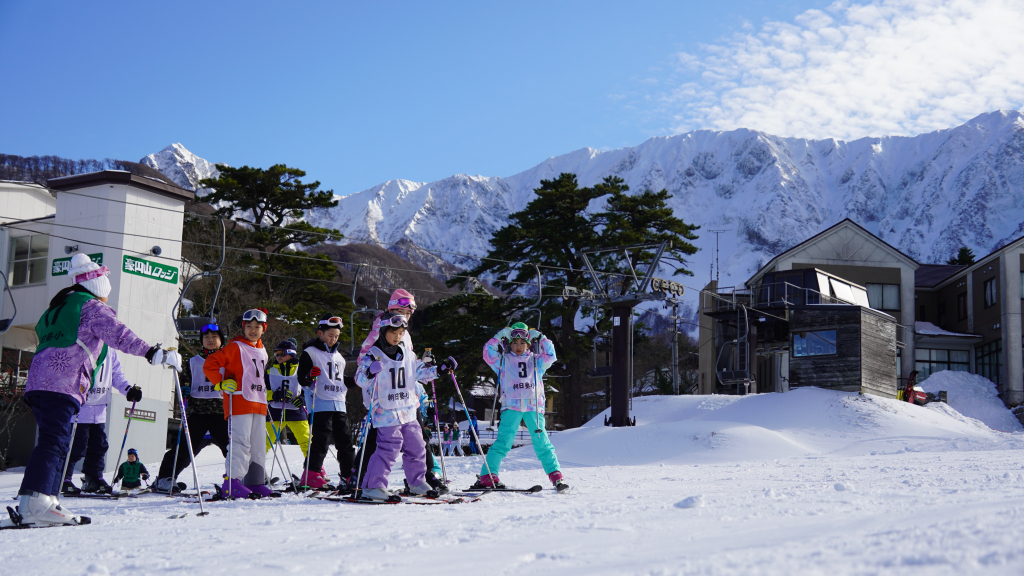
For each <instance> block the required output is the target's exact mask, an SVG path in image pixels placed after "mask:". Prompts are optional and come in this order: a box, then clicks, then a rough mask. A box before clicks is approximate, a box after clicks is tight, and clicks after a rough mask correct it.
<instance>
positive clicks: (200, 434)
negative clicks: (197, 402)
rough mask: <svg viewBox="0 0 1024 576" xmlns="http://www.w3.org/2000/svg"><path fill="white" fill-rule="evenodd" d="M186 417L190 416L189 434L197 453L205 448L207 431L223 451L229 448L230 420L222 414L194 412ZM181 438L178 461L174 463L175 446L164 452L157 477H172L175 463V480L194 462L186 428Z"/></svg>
mask: <svg viewBox="0 0 1024 576" xmlns="http://www.w3.org/2000/svg"><path fill="white" fill-rule="evenodd" d="M186 418H188V435H189V438H191V439H192V449H193V450H195V451H196V454H198V453H199V451H200V450H202V449H203V448H202V447H203V445H204V443H203V438H204V437H205V436H206V433H207V432H209V433H210V437H211V438H213V443H214V444H216V445H217V447H219V448H220V449H221V452H224V451H226V450H227V449H228V421H227V420H225V419H224V416H223V415H222V414H192V415H191V416H189V415H187V414H186ZM180 438H181V441H180V442H179V443H178V463H177V464H174V448H171V449H170V450H168V451H167V452H166V453H164V458H163V460H161V461H160V472H159V473H158V474H157V478H170V477H171V466H172V465H173V466H174V476H175V478H171V480H172V481H173V480H175V479H176V478H177V476H178V474H180V473H181V471H182V470H184V469H185V468H188V465H189V464H191V463H192V461H191V460H190V459H189V457H188V444H186V443H185V434H184V430H182V434H181V435H180Z"/></svg>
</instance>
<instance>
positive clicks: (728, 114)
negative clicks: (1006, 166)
mask: <svg viewBox="0 0 1024 576" xmlns="http://www.w3.org/2000/svg"><path fill="white" fill-rule="evenodd" d="M675 60H676V63H677V69H676V73H675V75H674V77H673V79H672V82H670V83H669V85H671V86H672V87H673V88H672V89H671V90H669V91H667V92H662V93H660V94H658V95H657V97H656V99H655V101H656V102H658V108H659V110H660V112H661V113H662V114H668V115H669V116H670V118H671V120H670V122H669V123H670V129H671V131H672V132H686V131H689V130H694V129H700V128H713V129H719V130H730V129H734V128H741V127H742V128H753V129H756V130H763V131H765V132H768V133H771V134H776V135H780V136H800V137H808V138H841V139H854V138H860V137H863V136H880V135H887V134H908V135H909V134H919V133H924V132H930V131H933V130H937V129H941V128H947V127H950V126H954V125H957V124H960V123H962V122H964V121H965V120H968V119H970V118H972V117H974V116H976V115H978V114H980V113H983V112H988V111H992V110H996V109H1019V108H1021V107H1022V105H1024V2H1022V1H1020V0H916V1H914V0H880V1H876V2H872V3H843V2H836V3H835V4H833V5H832V6H831V7H829V8H828V9H827V10H826V11H821V10H808V11H807V12H804V13H803V14H801V15H799V16H797V17H796V18H795V20H794V22H791V23H789V22H769V23H767V24H765V25H763V26H762V27H761V29H760V30H759V31H756V32H752V33H743V34H738V35H736V36H733V37H732V38H730V39H728V40H726V41H723V42H721V43H718V44H714V45H709V46H704V47H702V50H701V51H700V53H698V54H685V53H680V54H676V55H675Z"/></svg>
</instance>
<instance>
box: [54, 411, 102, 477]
mask: <svg viewBox="0 0 1024 576" xmlns="http://www.w3.org/2000/svg"><path fill="white" fill-rule="evenodd" d="M108 447H109V445H108V444H107V429H106V425H105V424H79V425H78V428H76V429H75V439H74V441H72V442H71V460H70V461H69V462H68V471H67V474H65V475H64V480H65V481H67V480H71V475H72V473H73V472H74V471H75V464H77V463H78V461H79V460H81V459H82V456H85V462H82V474H85V475H86V476H90V477H92V478H100V479H102V478H103V464H104V462H105V461H106V459H107V448H108Z"/></svg>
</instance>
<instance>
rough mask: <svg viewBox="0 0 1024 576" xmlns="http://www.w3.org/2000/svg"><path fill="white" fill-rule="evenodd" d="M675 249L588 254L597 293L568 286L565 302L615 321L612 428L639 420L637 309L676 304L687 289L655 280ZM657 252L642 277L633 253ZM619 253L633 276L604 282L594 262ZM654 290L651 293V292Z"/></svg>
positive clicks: (608, 278)
mask: <svg viewBox="0 0 1024 576" xmlns="http://www.w3.org/2000/svg"><path fill="white" fill-rule="evenodd" d="M670 246H671V245H670V244H669V243H668V242H661V243H660V244H637V245H633V246H621V247H618V248H609V249H604V250H587V251H584V252H582V253H580V254H579V256H578V258H579V259H581V260H583V264H584V265H585V266H586V270H587V273H588V274H589V275H590V279H591V281H592V282H593V285H594V286H595V287H596V288H597V290H596V291H591V290H580V289H578V288H576V287H573V286H566V287H565V288H564V289H563V291H562V297H563V298H576V299H578V300H580V302H582V303H584V304H587V305H589V306H600V307H602V308H609V309H610V315H611V317H612V393H611V408H612V410H611V412H612V413H611V418H608V419H605V425H606V426H608V425H610V426H615V427H620V426H635V425H636V418H635V417H634V418H632V419H631V418H630V414H629V412H630V396H631V394H630V390H631V388H632V380H633V308H635V307H636V306H637V305H638V304H640V303H642V302H650V301H657V300H662V301H664V300H674V299H676V298H679V297H680V296H682V295H683V286H682V285H680V284H677V283H676V282H672V281H669V280H662V279H660V278H655V277H654V276H653V274H654V273H655V272H656V271H657V270H658V264H659V262H660V261H661V256H662V254H663V253H664V252H665V250H666V249H667V248H669V247H670ZM651 250H653V251H654V252H655V254H654V258H653V259H652V260H651V262H650V264H649V265H648V266H647V269H646V271H645V272H644V273H643V274H639V273H638V272H637V270H636V268H634V267H633V264H632V262H631V252H632V253H636V252H642V251H651ZM609 252H611V253H616V254H618V255H619V257H620V258H625V262H626V265H627V266H628V268H629V273H626V274H605V276H606V280H605V281H604V282H602V281H601V279H600V277H599V276H598V273H597V272H596V271H595V270H594V266H593V263H592V262H591V261H590V258H591V257H592V256H596V255H598V254H607V253H609ZM649 289H650V290H651V291H650V292H649V291H648V290H649Z"/></svg>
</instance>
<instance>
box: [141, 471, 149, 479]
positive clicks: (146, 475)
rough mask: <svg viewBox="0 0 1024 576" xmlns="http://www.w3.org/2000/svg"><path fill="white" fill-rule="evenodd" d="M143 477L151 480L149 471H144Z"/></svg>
mask: <svg viewBox="0 0 1024 576" xmlns="http://www.w3.org/2000/svg"><path fill="white" fill-rule="evenodd" d="M142 479H143V480H149V472H143V473H142Z"/></svg>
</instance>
